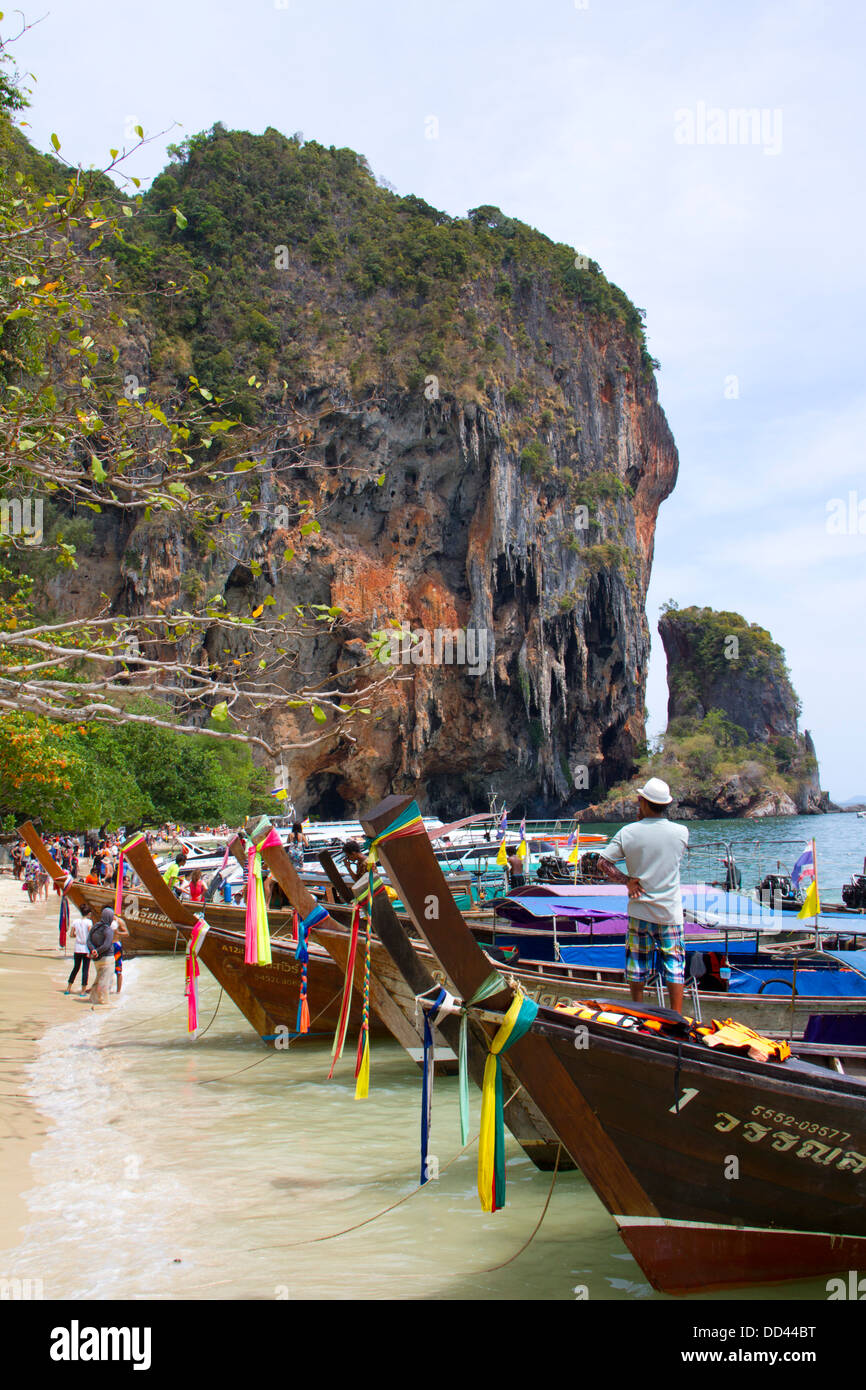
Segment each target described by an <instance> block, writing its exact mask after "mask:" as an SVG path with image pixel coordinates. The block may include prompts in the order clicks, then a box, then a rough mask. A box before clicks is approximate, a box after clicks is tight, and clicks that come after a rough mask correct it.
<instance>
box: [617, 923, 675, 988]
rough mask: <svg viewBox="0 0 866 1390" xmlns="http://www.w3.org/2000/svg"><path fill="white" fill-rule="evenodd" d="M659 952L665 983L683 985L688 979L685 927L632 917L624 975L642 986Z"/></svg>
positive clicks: (626, 945) (626, 948)
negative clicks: (656, 953) (686, 975)
mask: <svg viewBox="0 0 866 1390" xmlns="http://www.w3.org/2000/svg"><path fill="white" fill-rule="evenodd" d="M656 951H658V953H659V957H660V959H661V967H662V972H663V974H664V977H665V983H666V984H669V985H681V984H682V983H683V981H684V979H685V967H686V950H685V945H684V942H683V929H682V927H680V926H674V925H672V924H663V923H661V922H644V921H643V920H642V919H641V918H640V917H629V919H628V937H627V938H626V944H625V975H626V979H627V980H628V981H629V982H630V983H631V984H635V985H639V984H643V982H644V980H646V978H647V976H648V975H649V974H650V973H651V970H652V964H653V957H654V955H655V952H656Z"/></svg>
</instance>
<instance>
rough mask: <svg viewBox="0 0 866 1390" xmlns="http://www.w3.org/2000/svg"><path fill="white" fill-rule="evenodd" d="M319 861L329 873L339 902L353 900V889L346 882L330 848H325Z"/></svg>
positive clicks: (329, 878)
mask: <svg viewBox="0 0 866 1390" xmlns="http://www.w3.org/2000/svg"><path fill="white" fill-rule="evenodd" d="M319 863H320V864H321V866H322V868H323V869H324V870H325V873H326V874H327V875H328V880H329V882H330V884H331V887H332V888H333V890H334V897H335V900H336V901H337V902H338V903H351V902H352V889H351V888H350V886H349V884H348V883H346V881H345V879H344V878H343V875H342V874H341V873H340V870H339V869H338V868H337V865H336V863H335V861H334V856H333V855H332V854H331V852H330V850H327V849H323V850H322V852H321V854H320V855H319Z"/></svg>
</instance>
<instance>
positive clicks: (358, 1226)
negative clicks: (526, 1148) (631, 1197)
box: [245, 1085, 559, 1254]
mask: <svg viewBox="0 0 866 1390" xmlns="http://www.w3.org/2000/svg"><path fill="white" fill-rule="evenodd" d="M522 1090H523V1086H522V1085H520V1086H518V1087H517V1090H516V1091H513V1092H512V1094H511V1095H510V1096H509V1097H508V1100H507V1101H506V1102H505V1105H504V1106H503V1110H505V1109H507V1107H508V1106H509V1105H510V1104H511V1102H512V1101H513V1100H514V1097H515V1096H518V1095H519V1094H520V1092H521V1091H522ZM478 1137H479V1136H478V1135H477V1134H476V1135H475V1138H474V1139H470V1140H469V1143H468V1144H464V1145H463V1148H462V1149H458V1151H457V1153H456V1154H454V1156H453V1158H449V1160H448V1162H447V1163H446V1164H445V1167H444V1168H442V1169H440V1172H442V1173H447V1172H448V1169H449V1168H450V1167H451V1166H452V1164H454V1163H456V1162H457V1160H458V1158H462V1157H463V1155H464V1154H465V1153H467V1152H468V1150H469V1149H471V1148H472V1145H473V1144H477V1143H478ZM556 1161H557V1165H558V1164H559V1155H558V1154H557V1160H556ZM428 1186H429V1180H428V1182H419V1183H416V1185H415V1186H414V1187H413V1188H411V1190H410V1191H409V1192H404V1194H403V1196H402V1197H398V1198H397V1201H396V1202H392V1203H391V1204H390V1206H387V1207H383V1208H382V1210H381V1211H377V1212H376V1213H375V1214H374V1215H373V1216H367V1217H365V1219H364V1220H363V1221H357V1222H356V1223H355V1225H354V1226H347V1227H346V1228H345V1230H342V1231H332V1232H331V1234H330V1235H327V1236H312V1237H310V1238H309V1239H308V1240H295V1241H291V1242H290V1243H289V1244H287V1245H285V1244H284V1245H253V1246H251V1248H250V1252H248V1253H251V1252H252V1251H253V1250H295V1249H297V1247H298V1246H300V1245H318V1244H319V1243H320V1242H321V1241H324V1240H337V1239H338V1238H339V1237H340V1236H346V1235H349V1234H351V1232H352V1231H359V1230H360V1229H361V1227H362V1226H369V1225H370V1224H371V1222H373V1221H378V1220H379V1218H380V1217H381V1216H387V1215H388V1213H389V1212H391V1211H395V1210H396V1208H397V1207H401V1206H402V1205H403V1203H404V1202H408V1200H409V1198H410V1197H414V1196H415V1194H416V1193H418V1192H420V1191H421V1190H422V1188H425V1187H428ZM549 1200H550V1198H549V1197H548V1201H549ZM546 1210H547V1208H546V1206H545V1211H546ZM542 1216H543V1213H542ZM245 1220H247V1221H258V1220H261V1217H260V1216H248V1217H246V1218H245ZM540 1224H541V1223H540V1222H539V1225H540ZM530 1239H531V1237H530ZM519 1253H520V1252H519V1251H518V1254H519Z"/></svg>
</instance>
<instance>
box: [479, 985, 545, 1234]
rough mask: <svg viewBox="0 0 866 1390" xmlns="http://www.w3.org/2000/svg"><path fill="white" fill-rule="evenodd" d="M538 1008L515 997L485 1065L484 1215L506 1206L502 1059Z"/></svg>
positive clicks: (481, 1163)
mask: <svg viewBox="0 0 866 1390" xmlns="http://www.w3.org/2000/svg"><path fill="white" fill-rule="evenodd" d="M537 1013H538V1005H537V1004H536V1002H535V1000H534V999H527V998H525V996H524V995H522V994H515V996H514V999H513V1000H512V1001H511V1007H510V1009H509V1010H508V1013H507V1014H506V1015H505V1018H504V1019H503V1021H502V1025H501V1027H500V1029H499V1031H498V1033H497V1034H496V1037H495V1038H494V1039H493V1041H492V1042H491V1044H490V1052H489V1054H488V1057H487V1061H486V1062H485V1064H484V1084H483V1086H482V1089H481V1134H480V1137H479V1141H478V1195H479V1197H480V1198H481V1206H482V1209H483V1210H484V1211H490V1212H493V1211H499V1210H500V1208H501V1207H503V1206H504V1205H505V1119H504V1104H503V1095H502V1061H501V1058H502V1055H503V1054H504V1053H505V1052H507V1051H508V1049H509V1048H510V1047H513V1046H514V1044H515V1043H516V1042H518V1041H519V1039H520V1038H522V1037H523V1035H524V1033H527V1032H528V1031H529V1029H530V1028H531V1027H532V1024H533V1023H534V1021H535V1017H536V1015H537Z"/></svg>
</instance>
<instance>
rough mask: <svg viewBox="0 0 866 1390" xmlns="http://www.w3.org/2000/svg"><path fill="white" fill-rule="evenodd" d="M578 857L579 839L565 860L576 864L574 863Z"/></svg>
mask: <svg viewBox="0 0 866 1390" xmlns="http://www.w3.org/2000/svg"><path fill="white" fill-rule="evenodd" d="M579 859H580V841H578V843H577V844H576V845H575V847H574V849H573V850H572V851H571V854H570V855H569V856H568V860H567V861H566V862H567V863H569V864H576V863H577V862H578V860H579Z"/></svg>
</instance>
